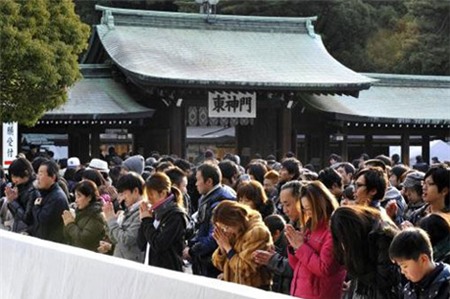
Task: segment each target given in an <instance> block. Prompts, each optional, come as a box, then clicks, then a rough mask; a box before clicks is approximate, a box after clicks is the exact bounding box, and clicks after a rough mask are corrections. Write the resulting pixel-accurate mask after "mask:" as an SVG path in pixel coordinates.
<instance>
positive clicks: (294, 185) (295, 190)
mask: <svg viewBox="0 0 450 299" xmlns="http://www.w3.org/2000/svg"><path fill="white" fill-rule="evenodd" d="M303 185H304V184H302V183H301V182H300V181H289V182H287V183H286V184H284V185H283V186H282V187H281V191H283V190H287V189H290V190H291V194H292V196H294V197H296V198H299V196H300V189H301V188H302V186H303Z"/></svg>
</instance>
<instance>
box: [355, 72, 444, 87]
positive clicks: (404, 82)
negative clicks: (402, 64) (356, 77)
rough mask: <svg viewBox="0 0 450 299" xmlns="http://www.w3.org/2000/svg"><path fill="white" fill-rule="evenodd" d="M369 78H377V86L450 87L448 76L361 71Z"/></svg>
mask: <svg viewBox="0 0 450 299" xmlns="http://www.w3.org/2000/svg"><path fill="white" fill-rule="evenodd" d="M361 75H364V76H367V77H369V78H373V79H377V80H378V81H376V83H375V84H374V85H379V86H406V87H407V86H416V87H430V88H433V87H439V88H450V76H436V75H411V74H382V73H361Z"/></svg>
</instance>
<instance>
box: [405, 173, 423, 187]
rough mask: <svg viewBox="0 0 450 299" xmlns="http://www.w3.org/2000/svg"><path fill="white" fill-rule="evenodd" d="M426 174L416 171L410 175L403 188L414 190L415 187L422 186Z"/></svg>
mask: <svg viewBox="0 0 450 299" xmlns="http://www.w3.org/2000/svg"><path fill="white" fill-rule="evenodd" d="M424 177H425V174H424V173H423V172H421V171H414V172H411V173H408V175H407V176H406V178H405V180H404V181H403V187H405V188H413V187H414V186H420V185H421V184H422V181H423V178H424Z"/></svg>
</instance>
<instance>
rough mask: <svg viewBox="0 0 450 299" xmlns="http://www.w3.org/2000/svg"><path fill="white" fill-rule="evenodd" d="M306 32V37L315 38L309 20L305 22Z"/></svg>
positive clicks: (312, 26)
mask: <svg viewBox="0 0 450 299" xmlns="http://www.w3.org/2000/svg"><path fill="white" fill-rule="evenodd" d="M306 30H307V31H308V35H309V36H311V37H312V38H315V37H316V33H315V32H314V25H313V24H312V21H311V20H306Z"/></svg>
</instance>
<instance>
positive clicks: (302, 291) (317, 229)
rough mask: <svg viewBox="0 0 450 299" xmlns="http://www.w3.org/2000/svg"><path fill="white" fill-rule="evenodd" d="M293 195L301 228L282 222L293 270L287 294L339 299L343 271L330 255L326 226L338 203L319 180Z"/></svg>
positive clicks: (311, 297) (327, 228)
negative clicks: (298, 212) (284, 225)
mask: <svg viewBox="0 0 450 299" xmlns="http://www.w3.org/2000/svg"><path fill="white" fill-rule="evenodd" d="M297 194H299V196H298V202H297V208H298V209H299V210H300V211H301V214H300V226H301V231H297V230H295V229H294V227H293V226H292V225H290V224H288V225H286V237H287V239H288V241H289V247H288V257H289V264H290V265H291V267H292V269H294V277H293V279H292V283H291V295H292V296H295V297H300V298H305V299H322V298H323V299H334V298H336V299H340V298H341V295H342V285H343V282H344V278H345V270H344V268H343V267H342V266H341V265H339V263H338V261H337V260H336V259H335V258H334V255H333V238H332V236H331V230H330V226H329V220H330V218H331V214H332V213H333V211H334V210H335V209H337V207H338V202H337V200H336V198H335V197H334V196H333V195H332V194H331V193H330V191H329V190H328V189H327V188H326V187H325V186H324V185H323V184H322V183H321V182H319V181H314V182H308V183H306V184H305V185H304V186H302V187H301V188H300V190H299V192H298V193H297Z"/></svg>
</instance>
